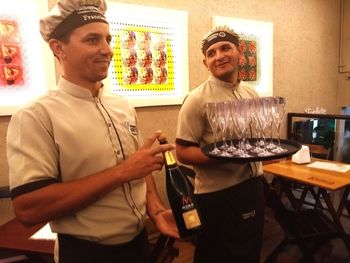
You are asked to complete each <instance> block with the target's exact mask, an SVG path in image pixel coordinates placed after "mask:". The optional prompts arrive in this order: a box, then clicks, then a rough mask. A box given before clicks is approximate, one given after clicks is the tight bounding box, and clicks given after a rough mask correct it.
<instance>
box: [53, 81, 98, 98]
mask: <svg viewBox="0 0 350 263" xmlns="http://www.w3.org/2000/svg"><path fill="white" fill-rule="evenodd" d="M58 88H59V89H60V90H63V91H64V92H67V93H68V94H70V95H72V96H74V97H78V98H81V99H86V100H91V101H93V100H94V97H93V96H92V94H91V91H90V90H89V89H86V88H84V87H82V86H79V85H76V84H74V83H72V82H70V81H68V80H66V79H65V78H63V77H61V78H60V79H59V81H58ZM102 94H103V84H102V83H101V88H100V89H99V91H98V95H97V97H99V98H101V97H102Z"/></svg>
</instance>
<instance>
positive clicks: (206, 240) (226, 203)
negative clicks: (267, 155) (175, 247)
mask: <svg viewBox="0 0 350 263" xmlns="http://www.w3.org/2000/svg"><path fill="white" fill-rule="evenodd" d="M264 199H265V198H264V193H263V183H262V179H261V178H260V177H254V178H251V179H248V180H246V181H244V182H242V183H240V184H239V185H235V186H233V187H230V188H227V189H224V190H221V191H218V192H214V193H208V194H198V195H196V200H197V201H198V204H199V207H200V210H201V213H202V216H203V218H204V223H205V228H204V231H203V232H202V233H201V234H199V235H198V236H197V240H196V242H197V243H196V249H195V256H194V262H195V263H216V262H220V263H226V262H227V263H233V262H238V263H239V262H244V263H259V261H260V251H261V245H262V234H263V225H264V203H265V202H264Z"/></svg>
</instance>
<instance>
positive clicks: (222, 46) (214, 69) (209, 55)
mask: <svg viewBox="0 0 350 263" xmlns="http://www.w3.org/2000/svg"><path fill="white" fill-rule="evenodd" d="M240 56H241V53H240V51H239V49H238V47H237V46H236V45H234V44H232V43H231V42H229V41H220V42H217V43H215V44H213V45H211V46H210V47H209V48H208V49H207V51H206V53H205V58H204V59H203V63H204V65H205V66H206V67H207V68H208V70H209V71H210V72H211V73H212V74H213V76H214V77H216V78H218V79H220V80H223V81H226V82H231V83H233V84H235V83H236V82H237V76H238V62H239V58H240Z"/></svg>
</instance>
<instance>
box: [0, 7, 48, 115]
mask: <svg viewBox="0 0 350 263" xmlns="http://www.w3.org/2000/svg"><path fill="white" fill-rule="evenodd" d="M19 6H20V7H21V8H18V7H19ZM47 11H48V2H47V1H45V0H11V1H8V2H7V3H6V4H5V5H2V6H1V10H0V115H2V116H6V115H12V114H13V113H14V112H15V111H16V110H17V109H18V108H20V107H21V106H22V105H24V104H26V103H29V102H30V101H31V100H33V99H34V98H36V97H38V96H40V95H42V94H43V93H45V91H46V90H47V89H48V88H49V87H54V86H55V69H54V56H53V54H52V53H51V52H50V49H49V47H48V45H47V44H46V43H45V42H44V40H43V39H42V37H41V35H40V31H39V19H40V17H41V16H42V15H43V14H46V13H47Z"/></svg>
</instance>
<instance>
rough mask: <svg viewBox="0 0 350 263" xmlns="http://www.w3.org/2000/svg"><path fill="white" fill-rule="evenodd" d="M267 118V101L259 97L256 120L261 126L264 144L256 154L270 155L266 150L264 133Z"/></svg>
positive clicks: (267, 123) (266, 126)
mask: <svg viewBox="0 0 350 263" xmlns="http://www.w3.org/2000/svg"><path fill="white" fill-rule="evenodd" d="M268 118H269V102H268V100H267V99H266V98H261V100H259V106H258V121H259V125H260V128H261V135H262V138H263V142H264V145H263V150H262V151H261V152H259V153H258V156H270V155H272V153H271V152H269V151H267V149H266V145H267V143H266V134H267V130H268V127H269V119H268Z"/></svg>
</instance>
